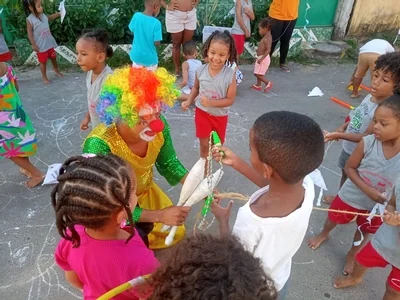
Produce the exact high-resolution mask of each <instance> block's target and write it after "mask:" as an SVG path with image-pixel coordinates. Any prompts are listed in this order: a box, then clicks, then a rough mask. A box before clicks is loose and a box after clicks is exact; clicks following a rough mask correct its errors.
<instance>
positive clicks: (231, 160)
mask: <svg viewBox="0 0 400 300" xmlns="http://www.w3.org/2000/svg"><path fill="white" fill-rule="evenodd" d="M212 154H213V158H214V159H215V160H216V161H218V162H219V161H221V160H222V163H223V164H224V165H227V166H233V165H234V164H235V162H236V160H237V157H236V154H235V153H233V151H232V150H231V149H229V148H227V147H224V146H221V147H214V148H213V150H212Z"/></svg>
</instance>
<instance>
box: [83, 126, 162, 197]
mask: <svg viewBox="0 0 400 300" xmlns="http://www.w3.org/2000/svg"><path fill="white" fill-rule="evenodd" d="M93 137H95V138H97V139H100V140H102V141H103V142H105V143H106V144H107V145H108V147H109V149H110V151H111V153H113V154H115V155H118V156H119V157H121V158H122V159H124V160H126V161H127V162H128V163H129V164H130V165H131V166H132V167H133V169H134V170H135V174H136V178H137V194H138V195H139V194H142V193H144V192H145V191H146V190H147V189H148V187H149V186H150V184H151V182H152V181H153V166H154V162H155V161H156V159H157V156H158V154H159V152H160V149H161V146H162V145H163V144H164V137H163V134H162V133H161V132H160V133H158V134H157V135H156V137H155V138H154V140H153V141H152V142H150V143H149V145H148V148H147V153H146V156H145V157H139V156H137V155H136V154H134V153H133V152H132V151H131V150H130V149H129V147H128V145H127V144H126V143H125V142H124V140H123V139H122V138H121V136H120V135H119V133H118V131H117V127H116V125H115V124H112V125H110V126H109V127H106V126H105V125H104V124H100V125H99V126H97V127H96V128H95V129H94V130H93V131H92V132H91V133H90V135H89V136H88V138H87V141H89V139H91V138H93ZM85 144H86V142H85ZM90 144H92V146H94V147H93V149H87V150H88V152H90V153H93V151H96V150H98V149H100V148H102V149H104V145H101V144H99V145H94V142H93V141H91V142H90ZM84 148H85V147H84ZM88 148H89V147H88ZM139 204H140V203H139Z"/></svg>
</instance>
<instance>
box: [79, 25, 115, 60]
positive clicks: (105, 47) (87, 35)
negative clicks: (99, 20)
mask: <svg viewBox="0 0 400 300" xmlns="http://www.w3.org/2000/svg"><path fill="white" fill-rule="evenodd" d="M80 39H85V40H91V41H93V42H94V43H95V45H96V48H97V50H98V51H99V52H103V53H105V54H106V57H107V58H111V57H112V56H113V54H114V50H113V48H112V47H111V46H110V45H109V43H108V32H107V30H105V29H103V28H98V29H85V30H83V31H82V36H81V37H80Z"/></svg>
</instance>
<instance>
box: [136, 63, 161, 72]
mask: <svg viewBox="0 0 400 300" xmlns="http://www.w3.org/2000/svg"><path fill="white" fill-rule="evenodd" d="M132 68H146V69H147V70H149V71H155V70H157V68H158V65H151V66H148V67H146V66H143V65H139V64H137V63H135V62H132Z"/></svg>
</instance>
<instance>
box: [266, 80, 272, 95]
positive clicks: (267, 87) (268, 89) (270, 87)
mask: <svg viewBox="0 0 400 300" xmlns="http://www.w3.org/2000/svg"><path fill="white" fill-rule="evenodd" d="M273 86H274V84H273V83H272V81H270V82H268V84H267V85H266V86H265V88H264V93H268V92H269V91H270V90H271V89H272V87H273Z"/></svg>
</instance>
